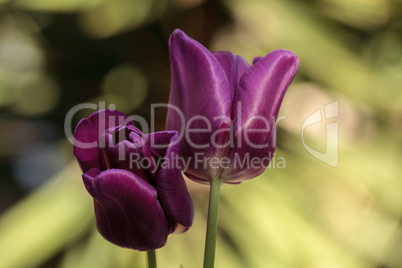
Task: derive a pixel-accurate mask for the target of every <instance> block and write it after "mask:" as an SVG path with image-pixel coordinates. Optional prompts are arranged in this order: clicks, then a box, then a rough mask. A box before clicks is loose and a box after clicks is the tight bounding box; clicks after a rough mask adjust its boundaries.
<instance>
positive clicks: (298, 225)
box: [0, 0, 402, 268]
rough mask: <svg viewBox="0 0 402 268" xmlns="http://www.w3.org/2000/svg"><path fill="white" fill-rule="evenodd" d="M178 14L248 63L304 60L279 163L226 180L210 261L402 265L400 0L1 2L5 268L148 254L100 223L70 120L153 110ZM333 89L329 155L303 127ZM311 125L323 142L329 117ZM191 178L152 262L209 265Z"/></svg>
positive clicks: (183, 24)
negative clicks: (335, 129)
mask: <svg viewBox="0 0 402 268" xmlns="http://www.w3.org/2000/svg"><path fill="white" fill-rule="evenodd" d="M174 28H181V29H182V30H184V31H185V32H187V33H188V35H190V36H191V37H193V38H195V39H197V40H199V41H200V42H201V43H203V44H204V45H206V46H208V47H209V48H211V49H212V50H230V51H233V52H234V53H236V54H239V55H243V56H244V57H245V58H246V59H247V60H248V61H251V60H252V58H253V57H255V56H257V55H265V54H266V53H268V52H269V51H271V50H274V49H279V48H285V49H291V50H293V51H294V52H295V53H296V54H297V55H298V56H299V58H300V70H299V73H298V75H297V77H296V81H295V82H294V83H293V84H292V86H291V88H290V89H289V91H288V93H287V95H286V97H285V100H284V105H283V107H282V109H281V114H282V115H285V116H286V119H285V120H282V121H281V122H279V124H278V126H279V129H278V150H277V152H276V158H275V159H276V160H277V161H279V160H281V159H285V161H286V168H279V165H278V164H277V163H274V162H273V163H272V164H271V168H269V169H267V171H266V172H265V173H264V174H263V175H262V176H261V177H260V178H257V179H255V180H252V181H249V182H245V183H242V184H241V185H235V186H232V185H225V186H224V187H223V188H222V203H221V207H220V218H219V238H218V249H217V265H216V266H217V267H223V268H224V267H230V268H232V267H253V268H254V267H309V268H311V267H312V268H321V267H331V268H332V267H342V268H348V267H350V268H359V267H362V268H367V267H373V268H374V267H376V268H385V267H387V268H397V267H402V254H401V248H402V228H401V219H402V194H401V190H402V181H401V177H402V176H401V175H402V169H401V165H400V160H399V159H400V157H401V155H402V146H401V144H402V143H401V141H402V135H401V131H402V91H401V86H400V85H401V84H402V75H401V74H402V2H400V1H398V0H386V1H385V0H365V1H362V0H348V1H346V0H315V1H312V0H310V1H307V0H304V1H301V0H300V1H296V0H293V1H292V0H285V1H283V0H282V1H281V0H250V1H240V0H222V1H202V0H172V1H167V0H152V1H150V0H113V1H112V0H88V1H77V0H58V1H50V0H14V1H13V0H2V1H0V109H1V111H2V114H1V116H0V132H1V133H2V134H1V139H0V175H1V177H0V213H2V214H1V215H0V268H29V267H43V268H46V267H61V268H69V267H74V268H76V267H82V268H88V267H145V256H144V254H143V253H141V252H135V251H131V250H127V249H121V248H119V247H116V246H114V245H112V244H110V243H108V242H106V241H105V240H104V239H102V238H101V237H100V235H99V234H98V233H97V231H96V228H95V224H94V218H93V211H92V210H93V208H92V200H91V198H90V196H89V195H88V194H87V193H86V192H85V189H84V187H83V185H82V182H81V180H80V176H81V172H80V170H79V168H78V165H77V164H76V163H74V160H73V158H72V153H71V149H72V148H71V144H69V143H68V142H67V141H66V137H65V134H64V120H65V116H66V114H67V113H68V112H69V110H70V109H71V108H72V107H74V106H75V105H77V104H80V103H84V102H86V103H88V102H89V103H98V102H99V101H104V102H105V103H106V105H109V104H114V105H116V107H117V109H120V110H122V111H124V112H126V113H128V114H137V115H139V116H142V117H144V118H145V119H146V120H147V121H148V122H150V121H151V119H152V118H151V111H150V105H151V104H153V103H166V102H167V101H168V96H169V83H170V71H169V56H168V51H167V43H168V42H167V40H168V36H169V34H170V33H171V32H172V30H173V29H174ZM195 64H196V63H195ZM336 100H338V101H339V118H337V120H336V121H337V122H339V165H338V166H337V167H336V168H333V167H330V166H329V165H326V164H325V163H323V162H321V161H319V160H318V159H315V158H314V157H313V156H312V155H310V154H309V153H308V152H307V151H306V150H305V148H304V147H303V143H302V140H301V128H302V124H303V121H304V120H305V119H306V117H307V116H309V115H310V114H312V113H313V112H315V111H317V110H318V109H323V107H324V105H326V104H328V103H331V102H333V101H336ZM90 112H91V111H90V110H89V109H86V110H80V111H79V112H78V113H77V114H76V115H75V116H74V118H73V119H72V126H74V125H75V124H76V123H77V122H78V120H79V119H80V118H82V117H84V116H86V115H88V114H89V113H90ZM165 112H166V111H158V113H157V116H156V118H154V120H155V121H154V122H155V124H156V129H157V130H161V129H163V127H164V118H165ZM332 122H333V121H332ZM305 137H306V142H307V143H308V144H309V146H311V147H314V148H321V149H320V150H321V151H323V150H322V149H323V148H324V147H325V142H326V141H325V140H324V139H323V137H325V122H322V124H321V123H320V124H317V126H316V127H315V128H310V129H306V133H305ZM188 184H189V187H190V191H191V192H192V195H193V197H194V200H195V205H196V215H195V221H194V226H193V228H191V229H190V230H189V231H188V232H187V233H185V234H183V235H173V236H171V237H170V238H169V241H168V244H167V246H166V247H164V248H162V249H161V250H159V251H158V252H159V255H158V258H159V263H160V267H180V265H183V266H184V267H200V265H201V263H202V255H203V246H204V233H205V227H206V226H205V225H206V223H205V220H206V210H207V199H208V187H206V186H203V185H198V184H196V183H193V182H191V181H189V182H188Z"/></svg>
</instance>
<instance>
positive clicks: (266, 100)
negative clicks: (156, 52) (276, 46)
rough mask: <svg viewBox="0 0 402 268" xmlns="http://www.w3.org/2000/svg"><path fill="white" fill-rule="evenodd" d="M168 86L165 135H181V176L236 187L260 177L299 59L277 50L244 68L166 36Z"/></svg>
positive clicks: (229, 57)
mask: <svg viewBox="0 0 402 268" xmlns="http://www.w3.org/2000/svg"><path fill="white" fill-rule="evenodd" d="M169 52H170V59H171V70H172V84H171V93H170V100H169V104H170V105H171V106H173V107H169V110H168V116H167V125H166V127H167V129H173V130H177V131H180V133H181V134H180V138H181V139H183V140H184V147H183V156H184V158H185V159H187V160H188V161H189V163H190V164H189V166H188V167H186V170H185V174H186V175H187V176H188V177H189V178H191V179H193V180H195V181H198V182H202V183H209V181H211V180H212V179H214V178H220V179H222V180H223V181H224V182H228V183H239V182H241V181H244V180H248V179H252V178H254V177H256V176H258V175H260V174H261V173H262V172H263V171H264V170H265V168H266V167H267V166H268V164H269V162H270V161H271V159H272V157H273V153H274V151H275V143H276V140H275V132H276V130H275V123H276V118H277V116H278V112H279V107H280V105H281V102H282V99H283V96H284V94H285V92H286V89H287V88H288V86H289V84H290V83H291V82H292V80H293V78H294V76H295V75H296V72H297V68H298V58H297V56H296V55H295V54H293V53H292V52H290V51H287V50H276V51H273V52H271V53H269V54H268V55H266V56H265V57H257V58H255V59H254V62H253V65H251V66H250V65H249V64H248V63H247V62H246V61H245V60H244V59H243V58H242V57H240V56H234V55H233V54H232V53H231V52H224V51H220V52H213V53H211V52H209V51H208V50H207V49H206V48H205V47H204V46H202V45H201V44H200V43H198V42H197V41H195V40H193V39H191V38H190V37H188V36H187V35H186V34H185V33H184V32H182V31H180V30H175V31H174V32H173V33H172V35H171V36H170V40H169Z"/></svg>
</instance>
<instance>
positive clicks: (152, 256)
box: [147, 250, 157, 268]
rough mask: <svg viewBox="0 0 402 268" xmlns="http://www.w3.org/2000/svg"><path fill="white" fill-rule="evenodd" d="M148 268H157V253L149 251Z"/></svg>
mask: <svg viewBox="0 0 402 268" xmlns="http://www.w3.org/2000/svg"><path fill="white" fill-rule="evenodd" d="M147 260H148V265H147V267H148V268H156V266H157V265H156V251H155V250H151V251H147Z"/></svg>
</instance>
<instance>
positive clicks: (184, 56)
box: [166, 30, 232, 155]
mask: <svg viewBox="0 0 402 268" xmlns="http://www.w3.org/2000/svg"><path fill="white" fill-rule="evenodd" d="M169 52H170V57H171V66H172V87H171V93H170V101H169V103H170V105H173V106H176V107H177V108H179V109H180V111H176V110H174V109H173V108H169V110H168V115H167V124H166V129H169V130H177V131H181V130H182V129H183V128H184V125H183V124H182V123H185V124H187V123H188V124H187V126H188V128H187V130H188V132H187V134H188V137H186V141H187V143H186V145H185V147H184V154H186V152H188V153H189V154H193V153H194V150H195V151H200V152H202V153H206V154H207V155H215V152H216V148H215V147H214V146H210V143H211V139H210V138H211V137H210V136H211V135H212V133H214V132H215V131H216V130H219V129H221V127H222V125H223V124H224V122H225V117H227V116H229V115H230V110H231V106H232V93H231V89H230V85H229V81H228V79H227V77H226V74H225V71H224V70H223V68H222V67H221V66H220V64H219V61H218V60H217V59H216V58H215V57H214V56H213V55H212V53H211V52H209V51H208V50H207V49H206V48H205V47H204V46H202V45H201V44H200V43H198V42H197V41H195V40H193V39H191V38H190V37H188V36H187V35H186V34H185V33H184V32H182V31H180V30H175V31H174V32H173V34H172V35H171V37H170V41H169ZM180 112H181V113H182V117H180V116H181V115H180ZM182 119H183V120H184V122H182ZM190 120H192V121H191V122H189V121H190ZM189 128H191V129H192V130H193V131H189ZM200 129H202V130H203V131H200ZM196 147H197V148H196ZM190 152H191V153H190Z"/></svg>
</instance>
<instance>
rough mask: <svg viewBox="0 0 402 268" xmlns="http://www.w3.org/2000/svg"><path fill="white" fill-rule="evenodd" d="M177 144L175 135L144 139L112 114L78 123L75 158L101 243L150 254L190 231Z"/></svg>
mask: <svg viewBox="0 0 402 268" xmlns="http://www.w3.org/2000/svg"><path fill="white" fill-rule="evenodd" d="M177 138H178V133H177V132H176V131H162V132H156V133H151V134H147V135H144V134H142V133H141V132H140V131H139V130H138V129H137V128H135V127H134V125H133V122H132V121H131V119H130V118H128V117H127V116H126V115H125V114H123V113H121V112H119V111H114V110H101V111H97V112H94V113H92V114H91V115H90V116H89V117H87V118H84V119H82V120H81V121H80V122H79V124H78V126H77V128H76V130H75V134H74V155H75V156H76V158H77V160H78V163H79V164H80V166H81V169H82V171H83V172H84V174H83V176H82V177H83V180H84V184H85V187H86V189H87V190H88V192H89V194H90V195H91V196H92V197H93V200H94V207H95V215H96V224H97V227H98V230H99V232H100V233H101V234H102V236H103V237H104V238H105V239H107V240H109V241H110V242H112V243H114V244H116V245H119V246H122V247H127V248H132V249H136V250H144V251H149V250H154V249H156V248H160V247H162V246H163V245H165V243H166V240H167V237H168V235H169V234H171V233H172V232H183V231H186V230H187V229H188V228H189V227H190V226H191V225H192V221H193V214H194V213H193V203H192V200H191V197H190V194H189V192H188V190H187V186H186V184H185V181H184V179H183V177H182V173H181V170H180V168H179V167H178V166H177V165H175V161H174V160H175V158H177V157H178V156H179V154H180V152H181V143H180V142H178V140H177Z"/></svg>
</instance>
